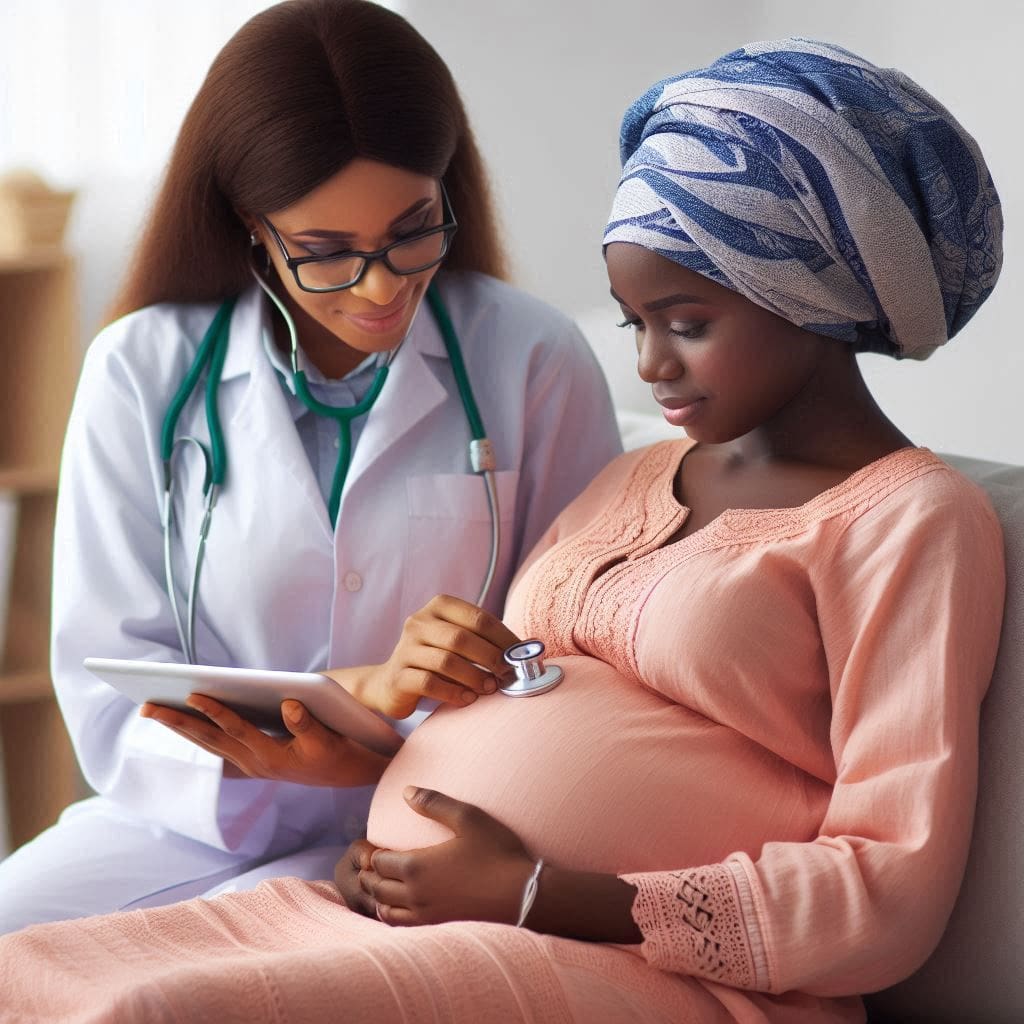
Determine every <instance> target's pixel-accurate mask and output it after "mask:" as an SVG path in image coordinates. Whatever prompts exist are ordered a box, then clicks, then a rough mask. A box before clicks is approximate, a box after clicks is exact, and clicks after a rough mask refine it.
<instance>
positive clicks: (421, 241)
mask: <svg viewBox="0 0 1024 1024" xmlns="http://www.w3.org/2000/svg"><path fill="white" fill-rule="evenodd" d="M438 184H440V185H441V223H440V224H439V225H438V226H437V227H433V228H428V229H427V230H426V231H418V232H417V233H416V234H415V235H409V236H407V237H406V238H400V239H398V241H396V242H392V243H391V244H390V245H385V246H384V248H383V249H377V250H376V251H375V252H353V251H351V250H348V251H345V252H338V253H333V254H331V255H330V256H299V257H292V256H289V255H288V250H287V249H286V248H285V246H284V242H282V241H281V236H280V235H279V234H278V233H277V228H275V227H274V225H273V224H271V223H270V221H269V220H267V218H266V217H261V218H260V220H262V221H263V223H264V224H265V225H266V227H267V228H268V229H269V230H270V233H271V234H272V235H273V236H274V240H275V241H276V242H277V245H278V248H279V249H280V250H281V255H282V256H283V257H284V262H285V265H286V266H287V267H288V269H289V270H290V271H291V272H292V274H293V275H294V276H295V283H296V284H297V285H298V286H299V287H300V288H301V289H302V290H303V291H304V292H340V291H343V290H344V289H345V288H351V287H352V286H353V285H356V284H358V283H359V282H360V281H361V280H362V277H363V275H364V274H365V273H366V269H367V267H369V266H370V264H371V263H373V262H374V260H380V261H381V262H383V264H384V265H385V266H386V267H387V268H388V270H390V271H391V273H392V274H399V275H400V276H406V275H408V274H418V273H420V272H421V271H423V270H429V269H430V268H431V267H434V266H437V264H438V263H440V262H441V260H443V259H444V258H445V256H446V255H447V253H448V249H449V247H450V246H451V243H452V237H453V236H454V234H455V232H456V230H457V229H458V227H459V225H458V222H457V221H456V220H455V215H454V214H453V213H452V208H451V204H450V203H449V201H448V193H447V192H446V191H445V187H444V183H443V182H439V183H438Z"/></svg>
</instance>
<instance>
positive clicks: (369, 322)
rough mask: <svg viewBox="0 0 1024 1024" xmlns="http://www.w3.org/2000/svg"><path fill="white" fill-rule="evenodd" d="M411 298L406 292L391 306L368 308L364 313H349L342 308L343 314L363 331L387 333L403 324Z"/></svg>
mask: <svg viewBox="0 0 1024 1024" xmlns="http://www.w3.org/2000/svg"><path fill="white" fill-rule="evenodd" d="M411 299H412V296H411V295H410V294H406V295H404V296H403V297H402V299H401V301H400V302H397V303H395V302H393V303H392V304H391V305H390V306H383V307H379V308H377V309H373V310H367V311H366V312H363V313H349V312H346V311H345V310H341V314H342V316H344V317H345V318H346V319H348V320H350V321H351V322H352V323H353V324H355V325H356V327H358V328H359V329H360V330H361V331H366V332H367V334H387V333H388V332H389V331H393V330H395V328H397V327H400V326H401V325H402V322H403V321H404V320H405V317H406V314H407V313H408V311H409V303H410V301H411Z"/></svg>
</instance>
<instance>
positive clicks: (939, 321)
mask: <svg viewBox="0 0 1024 1024" xmlns="http://www.w3.org/2000/svg"><path fill="white" fill-rule="evenodd" d="M620 142H621V157H622V162H623V171H622V178H621V181H620V183H619V188H618V191H617V192H616V195H615V202H614V205H613V207H612V213H611V217H610V220H609V224H608V227H607V229H606V231H605V236H604V241H605V244H607V243H609V242H634V243H636V244H638V245H641V246H644V247H645V248H647V249H650V250H652V251H654V252H656V253H659V254H660V255H662V256H666V257H668V258H669V259H671V260H674V261H675V262H676V263H679V264H681V265H682V266H684V267H687V268H688V269H690V270H693V271H696V272H697V273H699V274H703V275H705V276H706V277H709V278H711V279H712V280H713V281H717V282H718V283H719V284H723V285H725V286H727V287H729V288H732V289H733V290H734V291H737V292H739V293H740V294H741V295H744V296H746V297H747V298H748V299H750V300H752V301H753V302H756V303H757V304H758V305H759V306H763V307H764V308H765V309H768V310H770V311H771V312H773V313H776V314H778V315H779V316H781V317H784V318H785V319H787V320H789V321H791V322H792V323H795V324H798V325H799V326H801V327H804V328H806V329H807V330H809V331H814V332H815V333H817V334H824V335H828V336H830V337H834V338H839V339H841V340H843V341H848V342H850V343H852V344H854V345H855V346H856V348H857V349H858V350H861V351H876V352H885V353H888V354H890V355H894V356H899V357H904V356H908V357H911V358H914V359H925V358H927V357H928V356H929V355H931V353H932V352H933V351H934V350H935V349H936V348H937V347H938V346H939V345H941V344H943V343H944V342H945V341H947V340H948V339H949V338H951V337H953V335H954V334H956V332H957V331H959V330H960V328H961V327H963V325H964V324H965V323H967V321H968V320H970V318H971V317H972V316H973V315H974V313H975V311H976V310H977V308H978V307H979V306H980V305H981V304H982V302H984V301H985V299H986V298H987V297H988V294H989V293H990V292H991V290H992V287H993V286H994V284H995V282H996V278H997V277H998V276H999V268H1000V265H1001V263H1002V224H1003V222H1002V213H1001V210H1000V206H999V197H998V196H997V195H996V190H995V187H994V186H993V184H992V178H991V175H990V174H989V171H988V168H987V167H986V165H985V162H984V160H983V159H982V156H981V152H980V150H979V149H978V146H977V144H976V143H975V141H974V139H972V138H971V136H970V135H968V134H967V132H965V131H964V129H963V128H962V127H961V126H960V125H959V124H958V123H957V121H956V120H955V119H954V118H953V117H952V115H951V114H950V113H949V111H947V110H946V109H945V108H944V107H943V106H941V104H939V103H938V102H936V100H935V99H933V98H932V97H931V96H930V95H929V94H928V93H926V92H925V91H924V90H923V89H922V88H921V87H920V86H918V85H916V84H915V83H914V82H912V81H911V80H910V79H909V78H907V76H906V75H903V74H901V73H900V72H899V71H895V70H892V69H883V68H876V67H875V66H874V65H873V64H869V63H868V62H867V61H865V60H863V59H861V58H860V57H857V56H856V55H854V54H852V53H849V52H848V51H846V50H843V49H841V48H839V47H837V46H832V45H830V44H828V43H819V42H813V41H810V40H805V39H784V40H782V41H780V42H765V43H753V44H751V45H749V46H745V47H743V48H742V49H740V50H735V51H734V52H732V53H729V54H727V55H726V56H724V57H722V58H720V59H719V60H717V61H715V63H714V64H712V65H711V66H710V67H708V68H704V69H702V70H699V71H690V72H688V73H686V74H683V75H679V76H677V77H674V78H668V79H665V80H664V81H662V82H659V83H658V84H657V85H655V86H654V87H653V88H651V89H649V90H648V91H647V92H646V93H644V95H643V96H641V97H640V99H638V100H637V101H636V102H635V103H634V104H633V105H632V106H631V107H630V108H629V110H628V111H627V112H626V116H625V118H624V120H623V122H622V134H621V140H620Z"/></svg>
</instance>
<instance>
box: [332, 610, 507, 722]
mask: <svg viewBox="0 0 1024 1024" xmlns="http://www.w3.org/2000/svg"><path fill="white" fill-rule="evenodd" d="M518 642H519V638H518V637H517V636H516V635H515V634H514V633H513V632H512V631H511V630H510V629H509V628H508V627H507V626H506V625H505V624H504V623H503V622H502V621H501V620H500V619H497V618H495V617H494V616H493V615H491V614H490V613H489V612H486V611H484V610H483V609H482V608H478V607H477V606H476V605H474V604H470V603H469V602H468V601H462V600H460V599H459V598H457V597H448V596H446V595H444V594H442V595H440V596H438V597H435V598H434V599H433V600H431V601H430V602H429V603H428V604H427V605H425V606H424V607H423V608H421V609H420V610H419V611H418V612H416V613H415V614H413V615H410V616H409V618H408V619H406V620H405V626H404V627H403V629H402V635H401V637H400V638H399V640H398V644H397V646H396V647H395V650H394V652H393V653H392V655H391V657H390V658H388V660H387V661H386V662H385V663H384V664H383V665H371V666H368V667H366V668H362V669H337V670H329V671H327V672H325V673H324V674H325V675H328V676H331V678H333V679H334V680H336V681H337V682H338V683H340V684H341V685H342V686H344V687H345V688H346V689H347V690H348V691H349V693H351V694H352V695H353V696H354V697H355V698H356V699H357V700H358V701H360V702H361V703H362V704H365V705H366V706H367V707H368V708H371V709H372V710H374V711H380V712H383V713H384V714H385V715H388V716H389V717H391V718H407V717H408V716H409V715H411V714H412V713H413V711H415V710H416V704H417V702H418V701H419V699H420V698H421V697H429V698H432V699H433V700H439V701H443V702H444V703H446V704H455V705H457V706H461V705H465V704H472V703H473V701H475V700H476V699H477V697H478V696H480V695H481V694H485V693H493V692H494V691H495V690H496V689H497V687H498V684H497V681H496V678H495V677H498V678H507V677H508V674H509V672H510V671H511V670H510V669H509V667H508V666H507V665H506V664H505V661H504V659H503V658H502V655H503V653H504V651H505V648H506V647H510V646H511V645H512V644H515V643H518Z"/></svg>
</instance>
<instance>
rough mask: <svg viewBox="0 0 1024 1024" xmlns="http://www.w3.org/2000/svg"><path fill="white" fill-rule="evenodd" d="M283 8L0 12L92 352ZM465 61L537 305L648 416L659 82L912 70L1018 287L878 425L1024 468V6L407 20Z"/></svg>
mask: <svg viewBox="0 0 1024 1024" xmlns="http://www.w3.org/2000/svg"><path fill="white" fill-rule="evenodd" d="M266 6H269V3H267V2H265V0H216V2H210V0H176V2H175V3H173V4H168V3H165V2H164V0H92V2H90V3H85V2H84V0H48V2H43V3H40V2H39V0H3V3H2V4H0V68H2V69H3V70H2V72H0V169H3V168H4V167H7V166H10V165H11V164H15V163H31V164H33V165H34V166H36V167H37V168H39V169H41V170H43V171H44V173H46V174H48V175H49V176H51V177H52V179H53V180H54V182H55V183H56V184H58V185H64V186H68V187H78V188H79V189H80V190H81V194H80V200H79V203H78V205H77V207H76V210H75V213H74V216H73V221H72V225H71V232H70V240H71V244H72V246H73V247H74V248H75V249H76V250H77V251H78V252H79V253H80V255H81V258H82V259H81V264H82V275H83V281H82V326H83V334H86V335H88V334H91V333H92V331H93V329H94V328H95V325H96V324H97V323H98V321H99V318H100V315H101V311H102V309H103V308H104V306H105V304H106V303H107V302H108V301H109V300H110V298H111V293H112V290H113V287H114V282H115V279H116V276H117V274H118V271H119V267H120V266H121V262H122V261H123V259H124V257H125V255H126V253H127V251H128V248H129V246H130V242H131V239H132V237H133V235H134V233H135V230H136V228H137V225H138V222H139V219H140V217H141V215H142V211H143V209H144V207H145V204H146V202H147V201H148V199H149V197H150V195H151V193H152V189H153V186H154V183H155V180H156V176H157V174H158V173H159V168H160V167H161V166H162V164H163V161H164V159H165V157H166V154H167V151H168V149H169V146H170V143H171V140H172V138H173V135H174V132H175V130H176V128H177V125H178V123H179V122H180V120H181V117H182V115H183V114H184V111H185V109H186V106H187V104H188V102H189V100H190V98H191V96H192V94H193V93H194V91H195V89H196V87H197V86H198V84H199V82H200V80H201V78H202V75H203V74H204V72H205V69H206V67H207V66H208V64H209V61H210V60H211V59H212V57H213V55H214V53H215V52H216V51H217V49H219V47H220V46H221V45H222V44H223V42H224V41H225V40H226V39H227V37H228V36H229V35H230V33H231V32H232V31H233V30H234V29H235V28H236V27H237V26H238V25H240V24H241V23H242V22H243V21H244V20H245V19H246V18H247V17H249V16H250V15H251V14H253V13H255V12H256V11H257V10H260V9H262V8H264V7H266ZM391 6H396V7H397V8H398V9H400V10H403V11H404V12H405V13H406V14H407V16H408V17H409V18H410V20H412V21H413V23H414V24H416V25H417V27H419V28H420V30H421V31H423V33H424V34H425V35H426V36H427V37H428V38H429V39H430V40H431V41H432V42H433V43H434V44H435V45H436V46H437V48H438V49H439V50H440V51H441V53H442V55H443V56H445V58H446V59H447V60H448V61H449V63H450V64H451V66H452V68H453V71H454V72H455V75H456V78H457V80H458V81H459V82H460V84H461V87H462V91H463V95H464V97H465V99H466V101H467V105H468V107H469V109H470V113H471V116H472V118H473V122H474V124H475V126H476V130H477V135H478V137H479V140H480V142H481V145H482V148H483V151H484V154H485V156H486V157H487V158H488V160H489V162H490V164H491V168H492V171H493V174H494V178H495V180H496V184H497V187H498V193H499V198H500V202H501V208H502V211H503V214H504V221H505V225H506V228H507V230H508V235H509V239H510V245H511V249H512V253H513V257H514V260H515V265H516V269H517V271H518V279H519V281H520V283H522V284H523V285H524V286H525V287H527V288H530V289H531V290H533V291H535V292H537V293H538V294H540V295H542V296H543V297H544V298H546V299H548V300H549V301H550V302H552V303H554V304H555V305H557V306H560V307H561V308H563V309H565V310H566V311H567V312H569V313H572V314H574V315H581V316H582V317H583V318H584V319H586V320H587V322H588V323H593V324H595V325H597V326H595V328H594V334H595V342H596V344H597V345H598V346H600V347H602V348H610V349H614V351H615V355H616V357H617V358H618V360H619V361H620V364H621V369H619V370H617V371H616V374H615V376H616V380H615V381H613V387H615V388H616V390H617V392H619V393H621V394H623V395H625V396H626V398H627V400H628V401H630V402H631V403H632V404H637V403H639V404H641V405H644V406H647V405H648V404H649V399H648V397H647V394H646V390H645V389H643V388H642V387H640V386H638V385H637V384H636V383H635V382H634V379H633V373H632V369H631V357H630V355H629V345H630V339H629V337H628V334H627V332H625V331H617V330H616V329H615V328H613V327H611V326H610V325H611V324H612V323H613V322H614V318H615V314H616V310H615V309H614V307H613V306H612V305H611V303H610V300H609V299H608V298H607V282H606V281H605V278H604V273H603V268H602V261H601V254H600V239H601V231H602V227H603V225H604V219H605V215H606V214H607V211H608V208H609V205H610V201H611V196H612V192H613V190H614V186H615V182H616V179H617V170H618V157H617V137H618V123H619V119H620V117H621V114H622V111H623V110H624V109H625V107H626V105H627V104H628V103H629V102H630V101H631V100H632V99H633V98H635V96H637V95H638V94H639V93H640V92H641V91H642V90H643V89H644V88H646V87H647V86H648V85H650V84H651V83H653V82H654V81H655V80H657V79H658V78H660V77H663V76H665V75H669V74H672V73H675V72H678V71H682V70H684V69H686V68H688V67H693V66H697V65H700V64H703V63H706V62H708V61H710V60H712V59H714V58H715V57H716V56H718V55H720V54H721V53H723V52H725V51H727V50H729V49H732V48H734V47H735V46H737V45H739V44H741V43H743V42H747V41H749V40H752V39H760V38H776V37H779V36H782V35H788V34H802V35H809V36H815V37H818V38H825V39H829V40H832V41H835V42H839V43H841V44H844V45H846V46H848V47H849V48H850V49H853V50H855V51H858V52H860V53H862V54H863V55H864V56H866V57H867V58H869V59H871V60H873V61H875V62H876V63H879V64H894V65H896V66H898V67H900V68H902V69H903V70H905V71H907V72H908V73H909V74H910V75H911V76H913V77H915V78H917V79H918V81H919V82H920V83H921V84H922V85H924V86H925V87H926V88H928V89H930V90H931V91H933V92H934V93H935V94H936V95H937V96H938V97H939V98H940V99H941V100H942V101H943V102H944V103H945V104H946V105H947V106H949V107H950V108H951V109H952V110H953V112H954V113H955V114H957V115H958V116H959V117H960V119H961V120H962V121H963V122H964V124H965V125H966V126H967V127H968V129H969V130H970V131H971V132H972V133H973V134H974V135H975V136H976V137H977V138H978V140H979V142H980V143H981V145H982V148H983V150H984V152H985V154H986V156H987V157H988V159H989V162H990V164H991V167H992V171H993V176H994V178H995V180H996V184H997V186H998V187H999V188H1000V191H1001V194H1002V197H1003V201H1004V209H1005V215H1006V220H1007V224H1008V232H1007V246H1006V263H1005V267H1004V271H1003V280H1002V281H1001V282H1000V285H999V287H998V288H997V289H996V292H995V294H994V296H993V298H992V299H991V300H990V301H989V302H988V303H987V304H986V306H985V307H983V308H982V310H981V312H980V313H979V314H978V315H977V317H976V318H975V320H974V322H972V323H971V324H970V325H969V326H968V327H967V328H966V329H965V330H964V331H963V332H962V334H961V336H960V337H959V338H958V339H957V340H956V341H955V342H954V343H953V344H952V345H950V346H949V347H948V348H947V349H945V350H943V351H940V352H939V353H937V354H936V355H935V356H934V357H933V358H932V359H931V360H930V361H929V362H928V363H925V364H923V365H919V364H896V363H893V362H892V361H891V360H883V359H880V358H877V357H876V358H871V357H869V358H866V359H865V368H866V372H867V374H868V377H869V380H870V381H871V383H872V386H873V387H874V389H875V391H876V394H877V395H878V396H879V398H880V400H881V402H882V404H883V405H884V406H885V407H886V409H887V410H888V411H889V412H890V414H891V415H892V416H893V418H894V419H896V420H897V422H898V423H899V424H900V425H901V426H902V427H903V428H904V429H905V430H906V431H907V432H908V433H909V434H910V435H911V436H912V437H913V438H914V439H915V440H916V441H918V442H919V443H922V444H927V445H930V446H932V447H934V448H937V449H940V450H947V451H959V452H964V453H967V454H974V455H979V456H983V457H988V458H994V459H1005V460H1009V461H1015V462H1020V463H1024V429H1022V428H1024V419H1022V414H1021V411H1020V401H1019V398H1018V396H1019V394H1020V391H1021V387H1020V382H1021V381H1022V380H1024V350H1022V349H1021V347H1020V346H1019V345H1018V344H1017V339H1018V334H1019V331H1018V329H1017V324H1016V322H1015V319H1014V320H1012V321H1011V315H1012V313H1011V303H1012V302H1013V301H1014V300H1013V296H1014V295H1015V294H1020V293H1021V292H1022V291H1024V258H1022V256H1021V244H1020V243H1019V242H1018V240H1017V239H1018V236H1017V235H1016V234H1015V229H1016V227H1017V225H1018V224H1020V223H1021V220H1022V218H1021V216H1020V214H1021V210H1022V206H1024V185H1021V184H1020V176H1019V175H1018V174H1015V173H1014V172H1015V170H1016V168H1017V166H1019V164H1020V163H1021V158H1022V157H1024V135H1022V133H1021V132H1020V131H1019V129H1017V128H1016V125H1017V123H1018V122H1019V120H1020V115H1019V111H1017V110H1016V104H1017V103H1018V101H1019V98H1020V96H1021V94H1022V91H1024V89H1022V86H1021V85H1020V81H1019V64H1020V59H1019V56H1018V53H1017V48H1018V40H1019V39H1020V38H1022V36H1024V6H1019V5H1014V6H1012V7H1010V6H1007V7H1006V9H1003V8H1002V7H1000V6H999V5H998V4H996V3H993V2H985V0H982V2H980V3H976V4H974V5H965V4H963V3H962V2H961V0H955V2H954V0H931V2H926V0H857V3H853V2H848V3H840V2H836V0H833V2H825V0H761V2H753V0H750V2H748V0H718V2H717V3H716V4H713V5H708V4H706V3H696V2H694V0H629V2H628V3H620V4H598V3H595V2H594V0H405V2H404V3H398V4H392V5H391Z"/></svg>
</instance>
